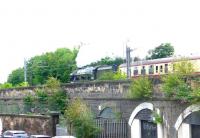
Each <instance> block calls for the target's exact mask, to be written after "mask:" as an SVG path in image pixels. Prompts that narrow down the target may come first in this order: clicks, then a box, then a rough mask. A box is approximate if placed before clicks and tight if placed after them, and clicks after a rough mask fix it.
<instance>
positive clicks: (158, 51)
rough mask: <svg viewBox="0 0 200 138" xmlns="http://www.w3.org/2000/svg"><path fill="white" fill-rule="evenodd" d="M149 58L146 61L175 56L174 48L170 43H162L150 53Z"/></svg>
mask: <svg viewBox="0 0 200 138" xmlns="http://www.w3.org/2000/svg"><path fill="white" fill-rule="evenodd" d="M148 54H149V56H147V57H146V59H158V58H166V57H170V56H172V55H173V54H174V47H173V46H172V45H171V44H170V43H162V44H161V45H160V46H158V47H156V48H155V49H151V50H149V51H148Z"/></svg>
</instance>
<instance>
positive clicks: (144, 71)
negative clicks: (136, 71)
mask: <svg viewBox="0 0 200 138" xmlns="http://www.w3.org/2000/svg"><path fill="white" fill-rule="evenodd" d="M141 74H142V75H145V74H146V70H145V66H142V70H141Z"/></svg>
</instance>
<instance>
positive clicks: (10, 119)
mask: <svg viewBox="0 0 200 138" xmlns="http://www.w3.org/2000/svg"><path fill="white" fill-rule="evenodd" d="M0 119H1V122H2V126H3V132H4V131H6V130H24V131H26V132H27V133H28V134H29V135H33V134H46V135H50V136H54V135H55V132H56V128H55V127H53V126H55V124H54V123H55V121H57V120H58V119H57V118H55V117H53V116H42V115H34V116H33V115H10V114H0Z"/></svg>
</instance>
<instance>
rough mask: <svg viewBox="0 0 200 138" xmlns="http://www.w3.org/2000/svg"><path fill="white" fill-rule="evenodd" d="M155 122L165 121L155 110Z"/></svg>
mask: <svg viewBox="0 0 200 138" xmlns="http://www.w3.org/2000/svg"><path fill="white" fill-rule="evenodd" d="M153 122H154V123H155V124H162V123H163V118H162V117H161V116H160V115H159V114H158V113H156V112H153Z"/></svg>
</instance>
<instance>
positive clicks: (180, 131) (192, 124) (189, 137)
mask: <svg viewBox="0 0 200 138" xmlns="http://www.w3.org/2000/svg"><path fill="white" fill-rule="evenodd" d="M175 129H176V131H177V135H178V138H199V136H200V131H199V130H200V105H191V106H189V107H188V108H186V109H185V110H184V111H183V113H181V114H180V115H179V117H178V119H177V121H176V123H175Z"/></svg>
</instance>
